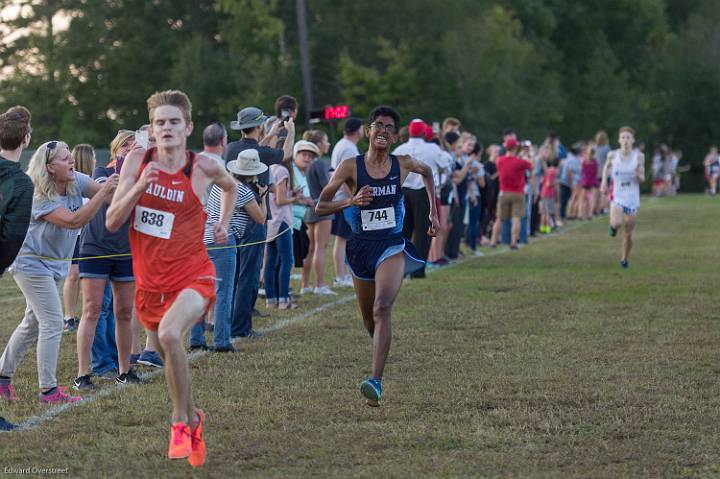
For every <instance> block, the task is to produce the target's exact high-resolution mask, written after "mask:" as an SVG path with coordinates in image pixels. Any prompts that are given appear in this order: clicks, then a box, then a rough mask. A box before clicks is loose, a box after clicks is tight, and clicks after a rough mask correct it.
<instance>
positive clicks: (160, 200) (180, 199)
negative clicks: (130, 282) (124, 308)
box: [129, 148, 215, 293]
mask: <svg viewBox="0 0 720 479" xmlns="http://www.w3.org/2000/svg"><path fill="white" fill-rule="evenodd" d="M155 151H156V149H155V148H151V149H150V150H148V151H147V152H146V153H145V157H144V158H143V162H142V165H141V166H140V170H139V171H138V178H139V177H140V175H141V174H142V172H143V170H144V169H145V167H146V166H147V165H148V164H149V163H150V162H151V161H153V159H152V158H153V154H154V153H155ZM194 163H195V154H194V153H192V152H188V155H187V162H186V163H185V166H184V167H183V168H182V169H180V170H179V171H178V172H177V173H175V174H170V173H167V172H164V171H160V172H159V176H158V180H157V182H156V183H152V184H150V185H149V186H148V188H147V190H145V193H143V194H142V196H141V197H140V200H138V202H137V204H136V205H135V209H134V211H133V213H132V216H131V217H130V233H129V234H130V248H131V250H132V264H133V273H134V274H135V281H136V282H137V287H138V289H141V290H145V291H152V292H156V293H168V292H173V291H179V290H181V289H184V288H185V287H186V286H187V285H189V284H191V283H193V282H194V281H195V280H197V279H205V278H214V277H215V269H214V267H213V263H212V261H210V258H209V257H208V254H207V249H206V248H205V245H204V244H203V232H204V230H205V221H206V219H207V214H206V213H205V209H204V208H203V205H202V203H201V202H200V200H199V199H198V197H197V196H196V195H195V192H194V191H193V188H192V179H191V177H192V172H193V165H194Z"/></svg>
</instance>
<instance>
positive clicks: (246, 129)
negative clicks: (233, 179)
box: [225, 106, 295, 337]
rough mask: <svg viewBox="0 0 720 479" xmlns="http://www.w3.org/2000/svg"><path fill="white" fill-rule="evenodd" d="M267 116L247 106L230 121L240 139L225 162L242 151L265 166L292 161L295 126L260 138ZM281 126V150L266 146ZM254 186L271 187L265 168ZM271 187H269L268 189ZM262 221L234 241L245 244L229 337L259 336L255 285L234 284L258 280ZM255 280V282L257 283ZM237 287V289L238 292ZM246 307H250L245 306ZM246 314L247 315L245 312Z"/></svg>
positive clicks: (280, 123)
mask: <svg viewBox="0 0 720 479" xmlns="http://www.w3.org/2000/svg"><path fill="white" fill-rule="evenodd" d="M266 119H267V117H266V116H265V115H264V114H263V112H262V110H260V109H259V108H257V107H252V106H251V107H247V108H243V109H242V110H240V111H239V112H238V114H237V119H236V120H235V121H232V122H230V128H231V129H232V130H239V131H240V132H241V133H242V138H241V139H240V140H238V141H233V142H231V143H229V144H228V145H227V148H226V149H225V162H226V163H229V162H231V161H233V160H237V159H238V154H240V153H241V152H242V151H245V150H256V152H257V155H258V158H259V159H260V162H261V163H263V164H264V165H265V166H271V165H277V164H279V163H281V162H282V161H283V160H286V159H290V158H292V151H293V144H294V142H295V123H294V121H293V119H292V117H290V118H288V119H287V121H284V122H283V121H280V120H278V121H276V122H275V123H274V124H273V125H272V127H271V128H270V131H269V132H268V134H267V135H265V136H263V124H264V123H265V121H266ZM282 127H284V128H285V129H286V130H287V132H288V134H287V137H286V138H285V141H284V142H283V146H282V148H273V147H271V146H268V142H269V141H270V140H271V139H272V138H273V137H275V136H277V132H278V130H279V129H280V128H282ZM257 184H258V185H260V186H271V178H270V172H269V171H268V170H267V169H265V170H264V171H263V172H261V173H259V174H258V176H257ZM271 188H272V186H271ZM262 201H265V202H266V204H265V205H264V206H265V211H269V209H270V208H269V204H268V203H267V202H268V201H269V198H267V197H265V198H264V199H263V200H262ZM266 233H267V231H266V227H265V222H264V221H262V222H259V223H258V222H254V221H252V222H250V224H249V225H248V227H247V229H246V231H245V235H244V236H243V237H242V238H239V239H238V244H247V245H248V246H245V247H243V248H238V249H237V271H238V273H237V274H236V276H235V278H236V279H235V281H236V285H235V290H236V291H242V292H243V293H242V294H239V295H237V294H236V295H235V304H234V306H233V321H232V329H231V336H232V337H259V336H261V335H262V334H260V333H258V332H256V331H254V330H253V329H252V317H251V316H252V313H253V311H254V307H253V306H254V305H255V302H256V301H257V295H258V291H259V284H258V285H257V286H254V287H253V286H252V285H253V284H254V282H253V283H252V284H250V283H248V284H247V285H246V286H247V287H249V288H250V289H243V288H242V287H241V284H240V283H238V281H239V279H240V278H241V277H242V278H245V280H247V278H255V277H257V278H259V277H260V269H261V268H262V257H263V251H264V249H265V245H264V244H263V243H262V241H264V240H265V238H266V236H267V234H266ZM258 281H259V280H258ZM238 288H239V289H238ZM248 305H250V306H249V307H248ZM248 311H249V313H248Z"/></svg>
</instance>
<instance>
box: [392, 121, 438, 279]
mask: <svg viewBox="0 0 720 479" xmlns="http://www.w3.org/2000/svg"><path fill="white" fill-rule="evenodd" d="M426 131H427V124H425V122H424V121H422V120H420V119H415V120H413V121H411V122H410V125H409V126H408V134H409V135H410V138H409V139H408V141H407V142H406V143H403V144H402V145H400V146H398V147H397V148H396V149H395V151H393V154H394V155H408V156H411V157H412V158H413V159H415V160H416V161H418V162H420V163H422V164H425V165H427V166H428V167H430V169H431V170H432V173H433V184H435V185H437V184H438V181H437V179H438V162H439V161H440V157H441V155H442V152H441V150H440V148H439V147H438V146H437V145H435V144H434V143H427V142H426V141H425V132H426ZM402 192H403V198H404V200H405V209H406V211H405V219H404V221H403V230H402V235H403V236H404V237H405V238H407V239H408V240H409V241H411V242H412V244H413V245H414V246H415V248H416V249H417V250H418V253H419V254H420V258H421V259H422V260H423V261H425V262H427V259H428V254H429V252H430V242H431V238H430V236H429V235H428V230H429V229H430V204H429V203H428V192H427V190H426V189H425V185H424V183H423V179H422V176H421V175H419V174H417V173H410V174H408V176H407V178H406V179H405V182H404V183H403V185H402ZM410 277H412V278H424V277H425V266H424V265H423V266H422V267H421V268H420V269H419V270H417V271H415V272H414V273H412V274H411V275H410Z"/></svg>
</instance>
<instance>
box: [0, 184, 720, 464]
mask: <svg viewBox="0 0 720 479" xmlns="http://www.w3.org/2000/svg"><path fill="white" fill-rule="evenodd" d="M717 208H718V205H717V203H716V200H713V199H708V198H704V197H700V196H687V197H679V198H670V199H663V200H658V201H652V202H646V203H645V206H644V207H643V209H642V210H641V213H640V221H639V224H638V229H637V235H636V240H635V247H636V249H635V251H634V252H633V255H632V257H631V267H630V269H629V270H621V269H620V266H619V252H620V245H621V239H620V238H615V239H611V238H609V237H608V236H607V223H606V221H605V220H604V219H602V220H594V221H591V222H589V224H587V225H584V226H583V227H580V228H576V229H574V230H573V231H569V232H568V233H567V234H562V235H556V236H554V237H552V238H547V239H545V240H543V241H541V242H537V243H536V244H534V245H531V246H529V247H526V248H523V249H522V250H520V251H518V252H514V253H511V254H501V255H495V256H489V257H486V258H481V259H478V260H472V261H468V262H465V263H463V264H459V265H457V266H456V267H453V268H449V269H445V270H441V271H439V272H437V273H435V274H433V275H432V276H430V277H429V278H428V279H426V280H423V281H411V282H409V283H407V284H405V285H404V286H403V289H402V291H401V293H400V297H399V298H398V301H397V303H396V307H395V312H394V318H393V326H394V331H393V333H394V336H393V346H392V350H391V354H390V361H389V364H388V368H387V374H386V378H385V394H386V397H385V399H384V401H383V406H382V407H381V408H376V409H374V408H369V407H366V406H365V405H364V402H363V400H362V399H361V398H360V396H359V393H358V384H359V382H360V381H361V380H362V379H363V378H364V377H365V376H367V375H368V374H369V372H370V340H369V338H368V337H367V333H365V332H364V331H363V328H362V326H361V320H360V316H359V313H358V311H357V307H356V305H355V304H354V303H353V302H350V303H346V304H343V305H340V306H337V307H336V308H333V309H331V310H327V311H323V312H322V313H321V314H319V315H318V317H316V318H312V319H309V320H308V321H305V322H302V323H298V324H294V325H291V326H289V327H287V328H286V329H283V330H280V331H277V332H274V333H273V334H271V335H269V337H268V338H267V339H263V340H258V341H247V342H243V343H241V345H240V349H241V352H240V353H239V354H236V355H209V356H206V357H204V358H202V359H200V360H199V361H197V362H195V363H193V364H192V373H193V387H194V394H195V398H196V401H197V403H198V405H199V406H200V407H202V408H204V410H205V411H206V413H207V425H206V438H207V443H208V449H209V456H208V463H207V465H206V466H205V467H204V468H203V469H200V470H191V469H190V467H189V466H188V465H187V463H186V462H184V461H175V462H170V461H168V460H167V459H165V458H164V454H165V452H166V447H167V433H168V417H169V412H170V404H169V399H168V396H167V393H166V388H165V384H164V381H163V380H162V378H156V379H154V380H153V381H152V382H151V383H150V384H147V385H144V386H142V387H131V388H125V389H122V390H120V391H117V392H116V393H114V394H112V395H110V396H108V397H105V398H101V399H99V400H98V401H96V402H93V403H92V404H88V405H85V406H82V407H79V408H75V409H73V410H71V411H69V412H66V413H63V414H61V415H59V416H58V417H57V418H56V419H55V420H54V421H52V422H50V423H46V424H45V425H43V426H40V427H39V428H37V429H34V430H31V431H26V432H22V433H18V434H16V433H12V434H0V451H1V452H0V457H2V459H3V460H2V463H3V466H8V467H32V466H36V467H69V468H70V473H71V475H73V476H81V477H90V476H92V477H96V476H101V477H105V476H108V477H128V476H136V477H147V476H157V477H192V476H196V477H238V476H242V477H298V476H310V475H312V476H314V477H716V476H718V475H720V450H719V449H720V448H719V446H718V441H717V438H718V433H719V432H720V431H718V429H719V427H718V424H720V399H719V398H720V387H718V380H717V378H718V373H719V372H720V368H719V367H718V353H717V351H718V346H719V343H720V341H718V328H717V321H716V304H717V300H716V298H717V295H718V293H717V288H718V286H717V281H716V278H717V268H718V264H720V263H719V260H720V253H718V250H717V247H716V244H717V237H718V235H719V234H720V226H718V225H717V224H716V222H717V218H718V215H717ZM0 290H1V291H3V295H6V294H17V291H16V292H15V293H13V289H12V288H11V287H9V286H8V279H3V281H2V283H1V286H0ZM3 297H5V296H3ZM330 300H331V299H330ZM306 301H308V302H306V303H305V304H304V305H303V309H304V310H308V309H310V308H311V307H313V306H317V305H319V304H321V302H322V301H329V300H328V299H321V298H312V299H311V300H307V299H306ZM306 305H307V309H305V306H306ZM23 306H24V302H23V301H22V299H21V298H20V299H17V300H16V301H15V302H13V303H11V304H6V305H3V307H2V309H1V310H0V311H1V312H0V317H1V318H2V320H1V322H0V331H1V334H0V337H3V338H4V340H3V344H4V343H5V342H6V341H7V339H6V338H7V337H8V336H9V333H10V332H11V331H12V328H14V326H15V325H16V324H17V321H18V320H19V317H20V315H21V314H22V309H23ZM300 313H301V310H296V312H295V313H294V314H300ZM288 317H291V315H290V314H286V315H285V316H282V317H281V315H279V314H273V316H272V317H271V318H267V319H263V321H262V322H261V323H260V324H259V326H260V327H263V326H266V325H270V324H273V323H274V322H275V321H278V320H280V319H281V318H288ZM75 367H76V362H75V352H74V338H72V337H68V336H65V337H64V338H63V346H62V358H61V366H60V374H59V377H60V378H61V382H62V383H64V384H68V382H69V381H70V380H71V379H72V377H73V376H74V372H75ZM36 379H37V378H36V374H35V364H34V354H33V351H30V352H29V356H28V358H27V359H26V360H25V362H24V364H23V366H22V368H21V370H20V371H19V372H18V379H17V381H16V383H17V384H18V392H19V394H20V395H21V396H22V398H23V399H22V400H21V401H20V402H19V403H18V404H14V405H10V406H7V405H3V406H2V408H3V409H2V414H4V415H6V416H7V417H9V418H10V419H12V420H15V421H20V420H22V419H24V418H25V417H28V416H29V415H31V414H37V413H39V412H42V411H43V410H44V409H45V408H44V407H42V406H38V405H37V404H36V400H35V395H36V393H37V391H36Z"/></svg>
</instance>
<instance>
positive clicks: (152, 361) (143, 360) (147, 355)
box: [137, 349, 164, 368]
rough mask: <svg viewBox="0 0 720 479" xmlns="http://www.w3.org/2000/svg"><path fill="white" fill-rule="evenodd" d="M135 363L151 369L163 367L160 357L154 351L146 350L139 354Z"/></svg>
mask: <svg viewBox="0 0 720 479" xmlns="http://www.w3.org/2000/svg"><path fill="white" fill-rule="evenodd" d="M137 362H138V364H143V365H145V366H151V367H153V368H162V367H163V366H164V364H163V360H162V358H161V357H160V355H159V354H158V353H157V352H155V351H148V350H147V349H146V350H145V351H143V352H142V354H140V357H139V358H138V360H137Z"/></svg>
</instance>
